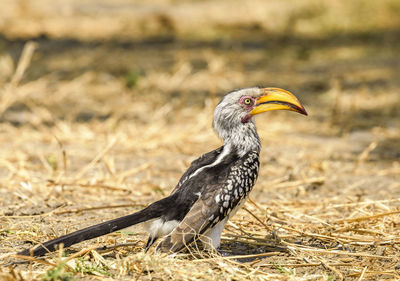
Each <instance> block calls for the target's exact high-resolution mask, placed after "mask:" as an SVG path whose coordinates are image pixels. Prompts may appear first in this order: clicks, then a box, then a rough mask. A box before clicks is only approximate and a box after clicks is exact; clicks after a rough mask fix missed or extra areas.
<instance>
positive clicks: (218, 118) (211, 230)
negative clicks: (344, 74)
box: [18, 87, 307, 256]
mask: <svg viewBox="0 0 400 281" xmlns="http://www.w3.org/2000/svg"><path fill="white" fill-rule="evenodd" d="M273 110H290V111H295V112H298V113H300V114H303V115H307V112H306V110H305V108H304V107H303V106H302V105H301V103H300V102H299V100H298V99H297V98H296V97H295V96H294V95H293V94H292V93H290V92H289V91H286V90H283V89H280V88H263V87H251V88H243V89H237V90H233V91H231V92H229V93H228V94H226V95H225V96H224V97H223V98H222V100H221V101H220V102H219V103H218V104H217V106H216V108H215V111H214V116H213V122H212V123H213V124H212V125H213V128H214V130H215V132H216V133H217V135H218V136H219V137H220V138H221V139H222V141H223V145H222V146H221V147H219V148H217V149H215V150H213V151H211V152H208V153H206V154H204V155H202V156H201V157H200V158H198V159H196V160H194V161H193V162H192V163H191V165H190V166H189V168H188V169H187V170H186V172H185V173H184V174H183V175H182V177H181V178H180V180H179V182H178V184H177V185H176V187H175V188H174V189H173V190H172V192H171V193H170V195H169V196H167V197H165V198H163V199H161V200H158V201H156V202H154V203H152V204H150V205H149V206H147V207H146V208H144V209H142V210H140V211H138V212H135V213H133V214H130V215H126V216H123V217H120V218H116V219H113V220H109V221H106V222H103V223H100V224H97V225H93V226H89V227H87V228H84V229H81V230H78V231H75V232H72V233H70V234H67V235H64V236H61V237H59V238H56V239H53V240H50V241H47V242H44V243H42V244H39V245H37V246H35V247H33V248H32V249H26V250H23V251H21V252H19V253H18V254H19V255H24V256H30V255H32V256H43V255H45V254H46V253H48V252H52V251H56V250H57V249H58V248H59V247H60V245H61V244H63V247H64V248H66V247H69V246H71V245H74V244H77V243H79V242H82V241H85V240H89V239H92V238H96V237H99V236H102V235H105V234H108V233H111V232H115V231H118V230H120V229H123V228H127V227H129V226H132V225H136V224H139V223H144V222H146V225H147V230H148V232H149V237H148V240H147V244H146V247H145V251H146V252H147V250H148V249H149V248H150V247H151V246H152V245H153V244H154V243H155V242H156V241H158V240H161V241H160V242H159V243H158V245H157V246H156V247H155V249H156V251H160V252H164V253H176V252H180V251H182V250H183V249H184V248H186V247H187V245H189V244H191V243H193V242H194V241H201V242H202V244H203V245H204V246H205V248H208V249H220V243H221V233H222V231H223V229H224V226H225V224H226V222H227V221H228V220H229V219H230V218H231V217H232V216H233V215H234V214H235V213H236V212H237V211H238V210H239V209H240V207H241V206H242V205H243V204H244V202H245V201H246V199H247V198H248V195H249V193H250V191H251V190H252V188H253V186H254V184H255V182H256V179H257V177H258V171H259V165H260V160H259V157H260V151H261V141H260V138H259V136H258V133H257V128H256V124H255V121H254V118H253V117H254V116H255V115H257V114H260V113H263V112H267V111H273Z"/></svg>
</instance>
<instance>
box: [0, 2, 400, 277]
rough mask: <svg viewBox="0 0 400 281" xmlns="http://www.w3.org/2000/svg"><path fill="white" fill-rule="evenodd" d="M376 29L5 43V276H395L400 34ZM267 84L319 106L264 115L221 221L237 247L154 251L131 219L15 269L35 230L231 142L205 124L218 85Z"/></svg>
mask: <svg viewBox="0 0 400 281" xmlns="http://www.w3.org/2000/svg"><path fill="white" fill-rule="evenodd" d="M383 2H384V1H383ZM389 2H390V1H389ZM71 3H72V2H71ZM327 3H328V2H327ZM379 3H382V2H379ZM385 3H386V2H385ZM324 5H327V4H326V3H325V4H324ZM343 5H344V4H343ZM374 5H378V4H374ZM178 6H179V5H178ZM88 7H91V6H90V5H89V4H88ZM171 7H172V8H169V9H172V10H173V9H174V6H173V5H172V6H171ZM346 7H347V6H346ZM175 8H176V7H175ZM49 9H50V8H49ZM338 9H339V8H338ZM346 9H351V5H350V7H347V8H346ZM168 11H171V10H168ZM50 14H51V13H50ZM381 22H384V21H381ZM382 24H384V23H382ZM391 24H393V22H392V23H391ZM43 26H44V27H46V28H50V27H49V26H50V25H49V24H48V23H46V24H43ZM60 26H61V25H60ZM386 27H387V26H386ZM278 30H279V29H278ZM355 30H356V29H355ZM374 32H375V31H374V30H372V29H371V37H370V38H365V39H362V38H361V39H360V38H357V36H355V37H354V38H353V37H349V38H347V39H346V38H338V40H332V39H330V38H325V39H321V41H312V42H310V43H308V39H310V38H308V39H307V38H306V39H304V40H302V39H301V38H298V39H297V40H299V41H295V42H291V41H290V39H287V40H289V41H280V39H279V38H278V39H273V40H275V41H273V43H271V44H272V45H268V44H270V43H266V42H264V41H261V43H260V44H261V45H262V44H264V43H266V44H267V45H266V47H257V46H256V47H251V46H249V47H248V48H247V47H246V45H245V44H244V45H243V46H242V47H237V45H235V43H232V41H229V40H228V41H227V42H228V43H227V44H228V47H224V46H223V45H218V44H217V45H216V46H213V45H211V46H210V45H207V44H205V45H204V46H199V47H193V46H192V45H190V43H189V44H188V45H185V43H184V42H183V43H182V42H178V43H176V44H174V43H171V44H161V45H157V44H154V45H151V44H150V45H144V46H142V45H140V44H139V46H136V45H135V44H133V45H132V46H131V48H129V49H128V50H126V49H124V47H121V46H120V45H118V43H116V44H115V45H111V46H110V45H107V44H106V45H99V46H95V47H93V46H91V45H85V44H86V43H80V42H72V43H71V42H70V44H71V45H68V46H69V47H68V49H66V47H65V46H64V47H63V46H61V45H62V44H61V45H57V44H56V45H51V44H53V41H49V42H47V41H40V40H39V41H40V42H39V44H36V45H32V44H25V45H17V46H15V45H13V42H11V43H10V44H9V45H7V44H6V45H5V47H4V49H5V50H6V51H5V52H3V53H2V54H0V69H1V71H2V73H3V74H4V75H3V77H2V78H1V80H0V81H1V82H0V83H1V95H0V121H1V123H0V144H1V149H0V178H1V181H0V222H1V224H0V255H1V260H0V264H1V267H0V279H2V278H3V279H5V280H31V279H40V278H43V277H41V276H43V274H44V275H46V276H47V277H48V278H50V277H52V278H53V279H47V280H55V279H56V278H59V279H58V280H61V277H65V278H67V277H68V276H73V277H74V278H77V279H82V280H132V279H133V280H157V279H161V280H166V279H170V280H398V279H399V278H400V254H399V253H400V239H399V237H400V227H399V221H400V161H399V158H400V150H399V147H400V132H399V130H398V128H399V127H400V115H399V111H398V108H399V106H400V97H399V94H398V93H399V89H400V86H399V84H398V80H397V78H396V77H398V75H399V68H398V65H399V63H400V61H399V56H398V50H399V45H400V42H399V39H398V38H397V39H396V38H394V37H392V35H391V34H387V35H380V34H378V33H379V32H376V33H377V34H374ZM178 33H179V32H178ZM21 34H22V35H21ZM21 34H20V35H21V36H22V37H23V36H25V35H26V34H25V35H24V34H23V33H21ZM380 36H383V37H380ZM246 39H247V38H246V37H244V38H242V39H241V41H240V42H246ZM353 39H354V40H355V41H352V40H353ZM376 39H379V40H380V41H379V42H388V44H383V45H380V44H377V43H375V41H374V40H376ZM347 40H349V41H347ZM357 40H358V41H357ZM370 40H372V41H373V42H372V43H370ZM62 42H64V41H62ZM282 42H286V43H282ZM64 43H65V44H69V43H68V42H64ZM389 43H390V44H389ZM108 44H110V43H108ZM230 44H231V45H230ZM275 44H276V46H275ZM299 44H300V45H299ZM22 46H25V47H24V51H23V52H22V54H19V52H18V51H17V50H19V48H21V47H22ZM232 46H233V47H232ZM235 46H236V47H235ZM262 46H264V45H262ZM35 48H36V49H35ZM15 53H17V54H18V55H15ZM13 57H16V58H17V59H16V60H14V61H15V62H16V65H15V66H14V65H13V59H11V58H13ZM257 84H261V85H265V86H280V87H284V88H288V89H289V90H292V91H293V92H294V93H295V94H296V95H297V96H299V97H300V99H301V100H302V101H304V103H305V106H306V108H307V110H308V111H309V113H310V116H309V117H307V118H305V117H302V116H300V115H296V114H291V113H288V112H272V113H270V114H266V115H264V116H260V117H259V118H258V119H257V124H258V128H259V134H260V136H261V138H262V143H263V150H262V155H261V161H262V162H261V171H260V175H259V179H258V182H257V184H256V186H255V188H254V190H253V192H252V194H251V197H250V201H249V202H247V203H246V205H245V207H244V209H243V210H241V211H239V212H238V214H237V215H236V216H235V217H234V218H233V220H232V221H231V222H230V223H229V224H228V225H227V227H226V229H225V231H224V233H223V249H224V250H225V251H227V252H230V253H232V255H233V256H231V257H220V256H218V255H215V254H212V253H204V252H201V251H198V250H197V249H196V247H194V248H192V249H191V252H190V254H187V255H176V256H165V255H160V254H157V253H150V254H144V253H143V250H142V249H143V246H144V242H145V233H144V232H143V231H142V230H141V229H140V228H139V227H136V228H131V229H129V230H124V231H121V232H117V233H113V234H110V235H107V236H105V237H101V238H98V239H96V240H94V241H87V242H84V243H81V244H79V245H75V246H73V247H72V250H73V251H72V253H71V252H68V255H67V257H60V253H55V254H52V255H49V256H48V257H46V259H45V260H38V259H30V262H29V264H20V265H16V266H15V267H14V268H12V267H8V266H6V265H7V263H9V262H11V261H15V258H14V257H12V256H11V255H12V254H14V253H15V252H16V251H18V250H22V249H25V248H27V247H29V246H30V245H31V244H29V243H27V241H30V242H33V243H38V242H43V241H46V240H48V239H51V238H54V237H56V236H59V235H62V234H65V233H67V232H70V231H73V230H77V229H79V228H82V227H84V226H88V225H92V224H94V223H97V222H100V221H105V220H108V219H112V218H115V217H118V216H122V215H125V214H128V213H131V212H134V211H135V210H138V209H140V208H142V207H143V206H145V205H147V204H148V203H150V202H152V201H154V200H157V199H160V198H162V197H163V196H165V195H167V194H168V193H169V192H170V190H171V189H172V188H173V187H174V185H175V184H176V182H177V181H178V179H179V176H180V175H181V174H182V173H183V172H184V170H185V169H186V168H187V167H188V165H189V164H190V161H192V160H193V159H195V158H196V157H198V156H199V155H201V154H203V153H204V152H206V151H209V150H211V149H214V148H215V147H217V146H218V145H220V144H221V142H220V141H219V140H218V139H217V137H216V136H215V135H214V133H213V132H212V129H211V126H210V124H211V118H212V111H213V109H214V106H215V104H216V102H218V99H219V95H220V94H222V93H224V92H226V91H228V90H230V89H233V88H236V87H243V86H251V85H257ZM127 85H129V87H127ZM104 245H107V246H108V247H109V248H108V250H105V251H101V250H96V248H97V247H100V246H104ZM57 276H58V277H57ZM64 280H65V279H64Z"/></svg>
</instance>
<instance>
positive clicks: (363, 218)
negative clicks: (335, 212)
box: [335, 210, 400, 223]
mask: <svg viewBox="0 0 400 281" xmlns="http://www.w3.org/2000/svg"><path fill="white" fill-rule="evenodd" d="M395 214H400V210H398V211H393V212H386V213H381V214H376V215H371V216H364V217H358V218H352V219H341V220H337V221H335V222H336V223H344V222H355V221H364V220H371V219H376V218H381V217H386V216H390V215H395Z"/></svg>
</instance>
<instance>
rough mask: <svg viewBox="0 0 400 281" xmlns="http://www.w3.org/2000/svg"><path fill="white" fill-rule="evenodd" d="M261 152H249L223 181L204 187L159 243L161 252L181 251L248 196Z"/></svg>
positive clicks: (256, 172) (231, 211) (228, 214)
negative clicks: (189, 207) (182, 216)
mask: <svg viewBox="0 0 400 281" xmlns="http://www.w3.org/2000/svg"><path fill="white" fill-rule="evenodd" d="M258 167H259V161H258V153H257V152H250V153H248V154H247V155H246V156H245V157H243V158H241V159H240V160H239V161H237V162H236V163H235V165H233V166H232V167H231V168H230V171H229V174H228V177H227V180H226V181H225V182H224V183H223V184H222V185H218V184H210V185H209V186H207V187H206V188H204V190H203V192H202V194H201V195H200V196H199V198H198V200H197V201H196V202H195V203H194V204H193V206H192V207H191V209H190V210H189V212H188V213H187V214H186V216H185V217H184V219H183V220H182V221H181V223H180V224H179V225H178V226H177V227H176V228H175V229H174V230H173V231H172V232H171V233H170V234H169V235H168V236H166V237H165V238H164V239H163V240H162V241H161V243H160V244H159V245H158V247H157V248H158V249H159V250H161V251H162V252H178V251H180V250H181V249H183V248H184V247H185V246H186V245H188V244H190V243H191V242H193V241H194V240H196V239H197V238H199V236H200V235H202V234H204V233H205V232H206V231H207V230H209V229H211V228H212V227H214V226H215V225H216V224H217V223H219V222H221V221H222V220H224V219H225V218H226V217H230V216H231V215H233V214H234V212H235V211H236V207H238V206H240V205H241V203H242V202H243V201H244V200H245V198H246V197H247V195H248V193H249V192H250V191H251V189H252V187H253V186H254V183H255V180H256V179H257V174H258Z"/></svg>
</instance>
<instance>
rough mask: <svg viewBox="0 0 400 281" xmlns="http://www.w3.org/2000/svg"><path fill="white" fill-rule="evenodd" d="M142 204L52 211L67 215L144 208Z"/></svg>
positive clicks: (56, 213)
mask: <svg viewBox="0 0 400 281" xmlns="http://www.w3.org/2000/svg"><path fill="white" fill-rule="evenodd" d="M145 206H146V205H144V204H121V205H107V206H99V207H88V208H76V209H70V210H60V211H54V212H53V214H55V215H61V214H69V213H80V212H83V211H93V210H103V209H116V208H126V207H145Z"/></svg>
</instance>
